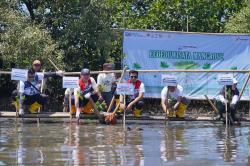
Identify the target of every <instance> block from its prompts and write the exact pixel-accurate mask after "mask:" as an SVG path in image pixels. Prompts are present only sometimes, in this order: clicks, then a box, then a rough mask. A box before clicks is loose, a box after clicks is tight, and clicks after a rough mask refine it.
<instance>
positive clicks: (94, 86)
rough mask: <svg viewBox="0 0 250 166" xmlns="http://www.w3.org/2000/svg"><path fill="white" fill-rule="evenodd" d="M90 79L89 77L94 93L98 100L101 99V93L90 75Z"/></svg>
mask: <svg viewBox="0 0 250 166" xmlns="http://www.w3.org/2000/svg"><path fill="white" fill-rule="evenodd" d="M90 79H91V83H92V88H93V89H94V93H95V94H97V95H98V98H99V100H102V99H103V98H102V94H101V92H100V91H99V89H98V86H97V84H96V82H95V80H94V78H92V77H91V78H90Z"/></svg>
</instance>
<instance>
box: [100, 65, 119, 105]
mask: <svg viewBox="0 0 250 166" xmlns="http://www.w3.org/2000/svg"><path fill="white" fill-rule="evenodd" d="M112 69H113V65H112V64H110V63H104V64H103V71H109V70H112ZM115 81H116V79H115V75H114V73H100V74H98V76H97V86H98V88H99V91H101V93H102V97H103V99H104V101H105V102H106V104H107V105H109V104H110V102H111V100H112V97H113V91H112V86H113V85H114V84H115Z"/></svg>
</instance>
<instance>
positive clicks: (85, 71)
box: [81, 68, 90, 75]
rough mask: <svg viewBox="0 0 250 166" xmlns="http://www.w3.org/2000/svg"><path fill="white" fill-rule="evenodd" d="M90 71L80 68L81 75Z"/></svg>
mask: <svg viewBox="0 0 250 166" xmlns="http://www.w3.org/2000/svg"><path fill="white" fill-rule="evenodd" d="M89 73H90V71H89V69H86V68H85V69H82V70H81V75H87V74H89Z"/></svg>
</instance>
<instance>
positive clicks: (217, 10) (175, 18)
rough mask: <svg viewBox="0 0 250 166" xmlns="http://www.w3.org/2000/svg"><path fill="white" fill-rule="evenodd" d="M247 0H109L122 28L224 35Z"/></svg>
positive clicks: (116, 22) (114, 19)
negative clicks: (226, 27) (228, 25)
mask: <svg viewBox="0 0 250 166" xmlns="http://www.w3.org/2000/svg"><path fill="white" fill-rule="evenodd" d="M243 2H244V0H217V1H209V0H208V1H204V0H168V1H166V0H137V1H130V0H108V2H107V3H108V4H109V5H110V6H111V8H113V10H112V12H113V14H112V15H113V17H112V25H113V26H114V27H118V28H130V29H154V30H169V31H186V30H187V20H188V25H189V31H192V32H223V31H224V24H225V22H226V21H227V20H228V18H229V16H230V15H231V14H232V13H234V12H237V11H239V10H240V9H241V8H242V6H243V4H244V3H243Z"/></svg>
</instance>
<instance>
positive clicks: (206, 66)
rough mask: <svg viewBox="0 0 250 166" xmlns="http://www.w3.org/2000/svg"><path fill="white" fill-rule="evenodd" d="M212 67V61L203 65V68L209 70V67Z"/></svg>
mask: <svg viewBox="0 0 250 166" xmlns="http://www.w3.org/2000/svg"><path fill="white" fill-rule="evenodd" d="M210 67H211V64H210V63H205V64H204V65H203V66H202V69H205V70H207V69H210Z"/></svg>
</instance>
